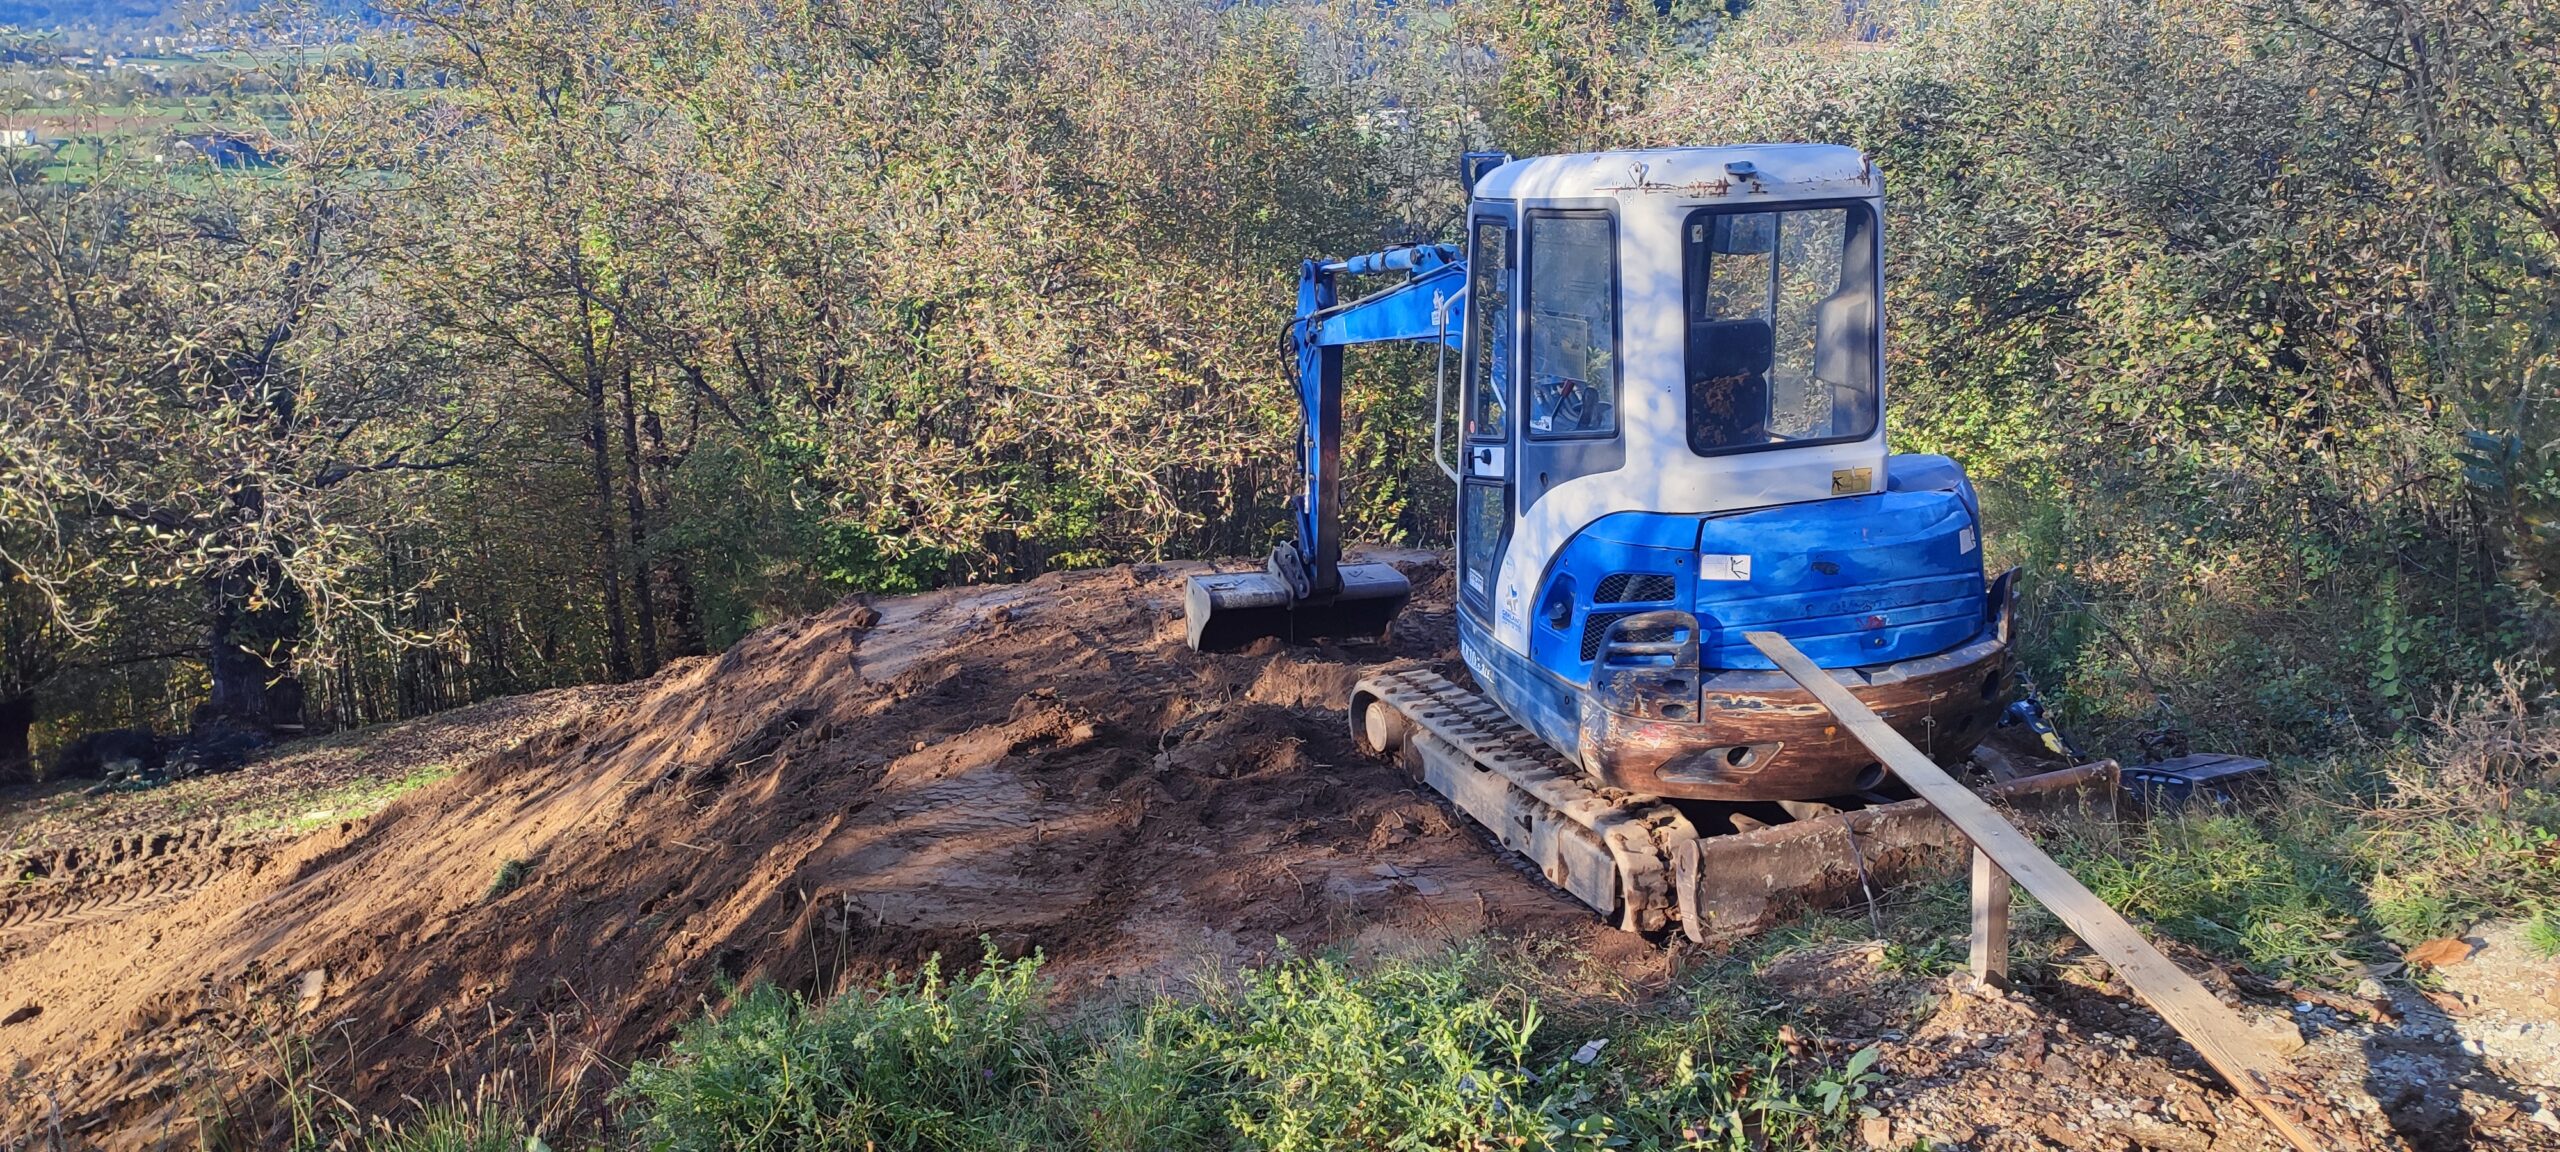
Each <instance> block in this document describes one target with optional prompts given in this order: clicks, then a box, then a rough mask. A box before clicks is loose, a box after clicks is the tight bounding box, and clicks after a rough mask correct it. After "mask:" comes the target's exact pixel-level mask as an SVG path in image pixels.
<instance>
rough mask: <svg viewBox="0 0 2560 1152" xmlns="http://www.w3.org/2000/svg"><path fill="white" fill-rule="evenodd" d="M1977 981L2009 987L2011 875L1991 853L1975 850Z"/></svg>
mask: <svg viewBox="0 0 2560 1152" xmlns="http://www.w3.org/2000/svg"><path fill="white" fill-rule="evenodd" d="M1971 966H1972V968H1973V982H1974V983H1976V984H1981V985H1985V986H1988V987H1992V988H2005V987H2007V986H2008V984H2009V874H2008V873H2006V872H2003V871H2001V870H2000V866H1999V865H1997V864H1994V863H1992V862H1991V856H1990V854H1989V853H1986V852H1984V851H1983V850H1982V849H1980V848H1976V849H1974V850H1973V953H1972V965H1971Z"/></svg>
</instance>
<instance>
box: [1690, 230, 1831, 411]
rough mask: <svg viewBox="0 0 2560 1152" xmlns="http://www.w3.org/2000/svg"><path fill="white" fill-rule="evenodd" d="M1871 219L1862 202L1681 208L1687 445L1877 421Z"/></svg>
mask: <svg viewBox="0 0 2560 1152" xmlns="http://www.w3.org/2000/svg"><path fill="white" fill-rule="evenodd" d="M1875 227H1876V222H1875V215H1874V212H1873V211H1872V210H1871V209H1870V208H1869V207H1868V206H1867V205H1864V204H1847V205H1838V206H1825V207H1811V208H1796V209H1788V210H1784V211H1774V212H1720V211H1714V210H1702V211H1699V212H1697V213H1694V214H1692V215H1691V216H1690V217H1689V219H1688V221H1687V224H1686V227H1685V228H1684V229H1683V232H1684V237H1683V251H1682V256H1683V260H1682V264H1683V268H1684V270H1685V279H1686V281H1687V284H1686V296H1687V311H1688V315H1687V320H1688V354H1687V378H1688V379H1687V393H1688V410H1689V413H1688V415H1689V420H1688V423H1689V447H1690V449H1691V450H1692V451H1695V452H1698V453H1700V454H1702V455H1705V454H1719V453H1725V452H1738V451H1748V450H1751V449H1754V448H1767V447H1776V446H1781V445H1787V444H1815V443H1832V442H1838V441H1847V440H1860V439H1864V438H1866V437H1867V436H1869V435H1871V434H1873V433H1874V431H1875V426H1876V416H1877V403H1876V397H1877V394H1878V380H1877V365H1876V356H1875V348H1876V316H1877V313H1878V309H1877V297H1878V294H1879V291H1880V284H1879V276H1878V270H1877V266H1876V260H1875V249H1876V243H1875Z"/></svg>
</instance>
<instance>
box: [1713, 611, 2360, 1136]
mask: <svg viewBox="0 0 2560 1152" xmlns="http://www.w3.org/2000/svg"><path fill="white" fill-rule="evenodd" d="M1743 638H1744V639H1745V640H1746V641H1748V642H1749V643H1750V644H1751V646H1752V647H1754V648H1757V649H1759V650H1760V651H1761V652H1763V653H1766V654H1767V655H1768V657H1769V659H1770V660H1771V661H1772V662H1773V663H1775V664H1776V665H1777V666H1778V668H1779V670H1780V671H1782V672H1784V673H1786V675H1787V676H1788V677H1789V678H1791V679H1793V680H1794V681H1795V682H1796V683H1797V684H1800V685H1802V686H1803V687H1804V689H1805V690H1806V691H1807V692H1810V693H1812V694H1813V696H1814V698H1815V699H1817V700H1819V701H1821V703H1822V707H1823V708H1824V709H1825V710H1826V711H1828V712H1829V713H1830V715H1831V716H1832V717H1833V718H1834V719H1836V720H1837V721H1838V722H1839V723H1840V724H1841V726H1842V727H1844V728H1846V729H1848V731H1849V732H1850V734H1851V735H1852V736H1854V737H1855V738H1856V739H1857V740H1858V741H1859V742H1861V743H1863V744H1865V745H1866V746H1867V747H1868V748H1870V749H1872V750H1873V751H1874V752H1875V754H1876V756H1877V758H1878V759H1880V760H1881V761H1883V763H1884V765H1885V766H1886V768H1888V769H1889V770H1891V771H1892V772H1893V774H1894V775H1895V776H1896V777H1898V778H1900V779H1901V780H1902V781H1903V782H1904V783H1905V784H1908V785H1910V787H1911V789H1912V791H1914V792H1917V793H1919V794H1920V798H1921V799H1923V800H1925V801H1927V802H1928V803H1929V804H1930V805H1931V806H1932V807H1934V808H1936V809H1937V810H1938V811H1939V812H1941V813H1943V814H1945V816H1946V818H1947V819H1948V820H1950V821H1952V822H1953V823H1954V824H1955V826H1956V827H1957V828H1959V829H1961V830H1962V831H1963V833H1964V835H1965V837H1966V838H1967V839H1968V840H1971V841H1972V842H1973V846H1974V852H1975V855H1974V865H1973V876H1974V900H1973V911H1974V937H1973V939H1974V944H1973V972H1974V976H1975V977H1976V978H1977V979H1983V980H1991V979H1995V978H1998V977H2001V976H2005V975H2006V973H2007V970H2008V959H2007V956H2008V914H2009V895H2008V893H2009V884H2010V881H2011V880H2015V881H2016V882H2017V883H2018V884H2019V885H2020V886H2021V887H2024V888H2025V889H2026V890H2027V894H2028V895H2030V896H2033V897H2035V898H2036V900H2037V901H2038V902H2040V903H2042V904H2043V905H2044V906H2045V908H2046V909H2047V910H2049V911H2051V912H2052V913H2053V914H2054V916H2055V917H2056V918H2058V919H2060V920H2061V921H2062V922H2063V923H2064V924H2065V925H2068V926H2069V927H2070V929H2071V931H2072V933H2073V934H2074V935H2077V936H2079V937H2080V939H2081V940H2082V941H2084V942H2086V943H2087V944H2088V945H2089V948H2090V950H2092V951H2094V952H2096V953H2097V954H2098V956H2099V957H2100V958H2101V959H2104V960H2105V961H2106V962H2107V964H2108V966H2109V967H2112V968H2113V969H2115V972H2116V975H2117V976H2118V977H2121V978H2122V979H2123V980H2124V982H2125V983H2126V984H2127V985H2129V986H2131V987H2132V989H2133V991H2134V994H2135V995H2136V996H2139V997H2141V998H2142V1001H2143V1002H2144V1003H2146V1004H2149V1005H2150V1006H2151V1008H2152V1010H2153V1011H2155V1012H2158V1013H2159V1014H2160V1017H2161V1019H2163V1020H2166V1021H2168V1023H2169V1026H2170V1027H2172V1028H2175V1029H2177V1031H2178V1034H2179V1035H2180V1036H2184V1037H2186V1039H2187V1042H2188V1043H2190V1044H2193V1045H2195V1049H2196V1052H2197V1053H2198V1054H2200V1055H2202V1056H2203V1057H2204V1059H2205V1063H2207V1064H2210V1065H2212V1066H2213V1070H2214V1071H2215V1072H2217V1073H2220V1074H2221V1076H2222V1078H2223V1079H2224V1080H2225V1081H2227V1082H2229V1083H2230V1085H2231V1087H2232V1088H2233V1089H2234V1090H2235V1091H2237V1092H2239V1093H2240V1095H2241V1096H2242V1098H2244V1099H2246V1100H2248V1101H2249V1103H2250V1105H2251V1106H2252V1107H2254V1108H2256V1109H2257V1110H2258V1112H2259V1113H2260V1114H2261V1115H2263V1116H2265V1117H2266V1119H2267V1122H2268V1123H2269V1124H2272V1125H2274V1126H2275V1129H2276V1131H2277V1132H2278V1133H2280V1134H2281V1135H2282V1136H2283V1137H2284V1138H2285V1140H2286V1142H2287V1143H2290V1144H2292V1145H2293V1146H2294V1147H2295V1148H2298V1149H2301V1150H2302V1152H2320V1150H2323V1149H2330V1148H2334V1147H2336V1145H2335V1144H2334V1143H2332V1142H2331V1141H2330V1140H2323V1139H2318V1138H2315V1137H2314V1136H2313V1134H2312V1133H2311V1132H2310V1131H2309V1130H2308V1129H2307V1128H2305V1126H2304V1122H2305V1114H2306V1113H2317V1112H2318V1111H2319V1110H2320V1106H2319V1105H2318V1104H2317V1103H2315V1102H2313V1101H2312V1099H2311V1098H2310V1097H2308V1096H2307V1095H2304V1094H2300V1093H2289V1092H2285V1091H2284V1090H2283V1089H2282V1088H2280V1087H2279V1085H2281V1084H2282V1083H2283V1082H2284V1081H2285V1080H2286V1079H2288V1075H2287V1073H2286V1071H2285V1067H2284V1062H2283V1061H2282V1060H2281V1059H2279V1058H2277V1056H2276V1055H2275V1054H2274V1053H2273V1052H2272V1051H2270V1050H2269V1049H2268V1047H2267V1045H2266V1043H2265V1041H2264V1040H2262V1039H2260V1038H2259V1036H2258V1035H2257V1034H2256V1033H2254V1032H2252V1031H2250V1030H2249V1028H2248V1026H2247V1025H2246V1024H2245V1023H2243V1022H2242V1021H2241V1020H2240V1019H2239V1018H2238V1017H2237V1016H2235V1015H2233V1014H2232V1013H2231V1012H2230V1011H2229V1010H2228V1009H2226V1008H2224V1007H2223V1006H2222V1003H2221V1001H2218V1000H2215V999H2214V998H2213V994H2212V993H2210V992H2207V991H2205V989H2204V986H2203V985H2201V984H2198V983H2196V980H2195V978H2194V977H2192V976H2189V975H2187V973H2186V972H2185V970H2183V969H2181V968H2179V967H2178V966H2177V965H2176V964H2175V963H2173V962H2171V961H2170V960H2169V958H2168V957H2166V956H2163V955H2161V954H2160V952H2159V950H2158V949H2156V948H2153V947H2152V946H2151V943H2150V942H2149V941H2148V940H2145V939H2143V937H2142V934H2141V933H2140V932H2138V931H2136V930H2135V929H2134V927H2133V925H2131V924H2129V923H2127V922H2126V921H2125V918H2124V917H2123V916H2121V915H2118V914H2117V912H2116V910H2115V909H2113V908H2110V907H2108V906H2107V905H2106V902H2105V901H2102V900H2100V899H2098V898H2097V896H2096V895H2094V894H2092V893H2091V892H2090V891H2089V889H2088V888H2087V886H2085V885H2083V884H2081V883H2080V881H2079V880H2078V879H2077V878H2075V877H2073V876H2072V875H2071V873H2070V871H2069V870H2067V869H2065V868H2064V867H2062V865H2060V864H2057V863H2055V862H2054V860H2053V858H2052V857H2050V856H2047V855H2045V853H2044V850H2043V849H2042V848H2039V847H2037V846H2036V843H2035V841H2033V840H2031V839H2029V838H2028V837H2027V835H2026V833H2024V832H2021V831H2019V830H2018V828H2017V826H2016V825H2014V824H2011V823H2010V822H2009V821H2008V820H2007V819H2006V818H2004V817H2002V816H2001V815H2000V813H1999V812H1997V811H1995V810H1994V809H1993V808H1992V807H1991V806H1990V805H1989V804H1987V803H1984V802H1983V799H1982V798H1981V797H1979V796H1976V795H1974V793H1973V792H1972V790H1970V789H1968V788H1966V787H1965V786H1964V785H1962V784H1959V783H1957V782H1956V781H1955V779H1954V778H1953V777H1951V776H1948V775H1947V773H1946V771H1945V770H1944V769H1941V768H1939V767H1938V765H1937V764H1936V763H1934V762H1932V761H1931V760H1930V759H1929V757H1928V756H1927V755H1925V754H1923V753H1922V752H1921V751H1920V750H1919V749H1918V748H1915V747H1913V746H1912V745H1911V742H1910V741H1909V740H1906V739H1904V738H1903V736H1902V734H1901V733H1899V732H1896V731H1894V730H1893V728H1892V726H1890V725H1888V724H1886V723H1885V722H1884V720H1883V719H1882V718H1880V717H1878V716H1877V715H1876V714H1875V713H1874V712H1873V711H1870V710H1869V709H1868V708H1867V706H1866V705H1864V704H1862V703H1860V702H1859V701H1858V698H1857V697H1856V696H1855V695H1852V694H1851V693H1850V691H1849V690H1848V688H1847V687H1846V686H1844V685H1842V684H1841V683H1840V681H1839V680H1838V678H1837V677H1836V676H1835V674H1834V673H1832V672H1830V671H1828V670H1825V669H1823V668H1821V667H1819V666H1817V665H1816V664H1814V662H1813V661H1812V660H1810V659H1807V658H1806V656H1805V654H1804V653H1803V652H1801V651H1798V650H1797V648H1796V646H1795V645H1794V644H1792V643H1789V642H1788V640H1787V638H1786V637H1785V636H1782V635H1779V634H1778V633H1776V632H1763V631H1754V632H1747V633H1744V635H1743Z"/></svg>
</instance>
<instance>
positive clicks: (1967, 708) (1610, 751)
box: [1581, 641, 2012, 800]
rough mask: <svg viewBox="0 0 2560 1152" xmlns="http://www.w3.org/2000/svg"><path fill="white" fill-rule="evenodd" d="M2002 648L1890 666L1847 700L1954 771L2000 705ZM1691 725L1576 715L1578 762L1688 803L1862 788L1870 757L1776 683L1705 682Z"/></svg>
mask: <svg viewBox="0 0 2560 1152" xmlns="http://www.w3.org/2000/svg"><path fill="white" fill-rule="evenodd" d="M2011 685H2012V678H2011V676H2010V670H2009V651H2008V646H2007V645H2006V644H2002V643H1999V642H1996V641H1991V642H1984V643H1979V644H1975V645H1971V646H1969V647H1967V648H1963V649H1959V650H1957V651H1955V652H1950V653H1947V654H1945V655H1943V656H1939V657H1932V658H1928V659H1925V660H1919V661H1911V662H1908V663H1905V664H1900V665H1895V666H1894V667H1893V668H1892V669H1889V670H1885V671H1884V674H1880V675H1878V676H1876V677H1874V678H1873V679H1872V680H1870V681H1869V682H1866V683H1858V684H1854V685H1851V686H1850V691H1851V693H1852V694H1854V695H1856V696H1857V697H1858V699H1859V700H1860V701H1862V702H1864V703H1865V704H1866V705H1867V707H1868V708H1870V709H1873V710H1874V711H1875V713H1876V714H1877V715H1878V716H1881V717H1883V718H1884V720H1885V722H1886V723H1887V724H1890V725H1892V726H1893V728H1894V730H1895V731H1897V732H1900V733H1902V734H1903V736H1904V737H1905V738H1907V739H1909V740H1910V741H1911V742H1912V743H1913V744H1914V745H1915V746H1917V747H1919V748H1920V749H1921V750H1922V751H1924V752H1927V753H1929V755H1930V756H1932V757H1933V758H1935V759H1937V760H1939V761H1941V762H1945V763H1952V762H1954V761H1957V760H1960V759H1962V758H1963V757H1964V756H1965V755H1966V754H1967V753H1969V752H1971V751H1972V750H1973V747H1974V745H1976V744H1978V743H1980V742H1981V741H1982V739H1983V737H1985V736H1988V735H1990V733H1991V729H1992V728H1993V726H1995V725H1996V724H1997V723H1998V722H1999V717H2000V711H2001V709H2002V708H2004V707H2006V706H2007V704H2008V698H2009V691H2010V688H2011ZM1697 700H1698V707H1697V709H1696V711H1695V714H1694V715H1695V717H1696V718H1695V719H1694V721H1692V720H1687V719H1684V718H1681V717H1678V716H1670V717H1666V716H1665V715H1663V710H1662V709H1661V708H1659V707H1653V708H1649V709H1647V710H1646V712H1647V714H1643V715H1630V714H1629V713H1627V712H1621V711H1618V710H1615V709H1611V708H1607V707H1598V706H1593V707H1586V708H1585V710H1584V715H1583V744H1582V748H1581V752H1582V761H1583V764H1584V766H1585V767H1587V768H1588V769H1590V771H1591V772H1592V773H1593V774H1594V775H1596V776H1598V777H1599V778H1600V780H1601V781H1602V782H1603V783H1605V784H1607V785H1608V786H1610V787H1613V788H1623V789H1626V790H1627V791H1630V792H1641V793H1645V794H1648V795H1654V796H1666V797H1676V798H1682V799H1697V800H1819V799H1823V798H1826V797H1833V796H1846V795H1850V794H1853V793H1856V792H1858V791H1861V790H1863V789H1865V788H1868V787H1871V786H1873V784H1874V783H1875V781H1876V778H1877V774H1878V773H1879V772H1880V769H1879V768H1878V766H1877V763H1876V758H1875V755H1874V753H1872V752H1869V751H1868V750H1867V748H1866V746H1865V745H1863V744H1861V743H1859V742H1858V741H1857V740H1856V739H1855V738H1854V737H1852V736H1850V735H1849V734H1847V733H1844V732H1842V731H1841V730H1840V727H1839V725H1838V724H1837V723H1836V722H1835V721H1834V720H1833V718H1832V716H1831V714H1830V712H1829V711H1828V710H1826V709H1825V708H1823V706H1822V703H1821V701H1818V700H1816V699H1814V698H1813V696H1812V694H1811V693H1808V692H1806V691H1804V690H1803V689H1802V688H1800V687H1797V686H1796V685H1795V684H1794V682H1793V681H1789V680H1787V679H1786V678H1785V675H1784V674H1783V673H1776V672H1767V673H1761V672H1724V673H1712V674H1710V675H1709V677H1708V679H1707V681H1706V683H1705V685H1704V686H1703V687H1702V690H1701V691H1700V693H1699V695H1698V697H1697Z"/></svg>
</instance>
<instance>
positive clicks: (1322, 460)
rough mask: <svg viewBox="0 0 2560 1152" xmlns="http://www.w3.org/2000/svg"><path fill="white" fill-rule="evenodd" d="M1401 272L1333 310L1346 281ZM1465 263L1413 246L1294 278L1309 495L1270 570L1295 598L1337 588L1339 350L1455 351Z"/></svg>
mask: <svg viewBox="0 0 2560 1152" xmlns="http://www.w3.org/2000/svg"><path fill="white" fill-rule="evenodd" d="M1391 272H1403V273H1406V278H1405V280H1404V281H1403V282H1402V283H1399V284H1396V285H1395V286H1393V287H1390V288H1386V289H1383V290H1381V291H1378V292H1375V293H1372V294H1370V295H1367V296H1363V297H1361V298H1359V299H1357V300H1354V301H1351V302H1350V303H1347V304H1345V303H1337V301H1336V295H1337V284H1338V282H1339V280H1340V279H1341V278H1343V277H1346V276H1366V275H1374V274H1380V273H1391ZM1466 282H1467V265H1466V261H1465V260H1464V259H1463V258H1461V257H1460V255H1459V253H1458V250H1457V249H1456V248H1454V247H1451V246H1449V245H1446V244H1417V245H1413V246H1411V247H1405V248H1391V249H1388V250H1387V251H1384V252H1372V253H1369V254H1367V255H1362V256H1353V257H1350V258H1349V259H1344V260H1310V261H1307V262H1306V263H1305V264H1303V265H1301V266H1300V267H1299V270H1298V315H1297V319H1295V320H1294V321H1292V322H1291V323H1290V325H1289V344H1290V346H1291V350H1292V351H1294V352H1295V353H1296V355H1297V363H1298V405H1299V407H1300V409H1301V411H1302V414H1303V415H1304V416H1305V418H1306V431H1305V434H1304V435H1303V436H1302V437H1301V438H1300V440H1299V445H1298V454H1299V461H1298V463H1299V470H1300V473H1301V474H1302V475H1304V476H1305V477H1306V489H1305V490H1304V491H1302V492H1300V493H1299V494H1298V507H1297V510H1296V513H1295V520H1296V527H1297V536H1298V538H1297V542H1296V544H1295V545H1294V546H1291V545H1284V546H1282V548H1281V549H1280V550H1279V551H1278V552H1277V553H1275V554H1274V555H1273V556H1272V565H1271V567H1272V569H1273V571H1274V573H1275V574H1276V575H1278V576H1280V577H1281V578H1282V579H1284V580H1286V581H1288V583H1289V585H1290V591H1291V593H1292V594H1293V595H1294V596H1295V598H1296V599H1298V600H1302V601H1303V600H1310V599H1322V598H1325V597H1329V596H1332V595H1334V594H1336V593H1337V592H1340V591H1341V589H1342V581H1341V564H1342V502H1341V488H1342V350H1343V349H1344V348H1346V347H1349V346H1350V345H1353V344H1375V343H1382V342H1390V341H1417V340H1441V341H1445V342H1446V343H1447V344H1448V346H1450V347H1452V348H1454V347H1457V346H1458V345H1459V343H1460V333H1461V325H1460V322H1459V321H1458V319H1457V317H1458V313H1456V312H1455V311H1454V309H1455V308H1456V307H1457V300H1458V297H1459V295H1460V294H1461V292H1462V291H1463V290H1464V288H1465V286H1466Z"/></svg>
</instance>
